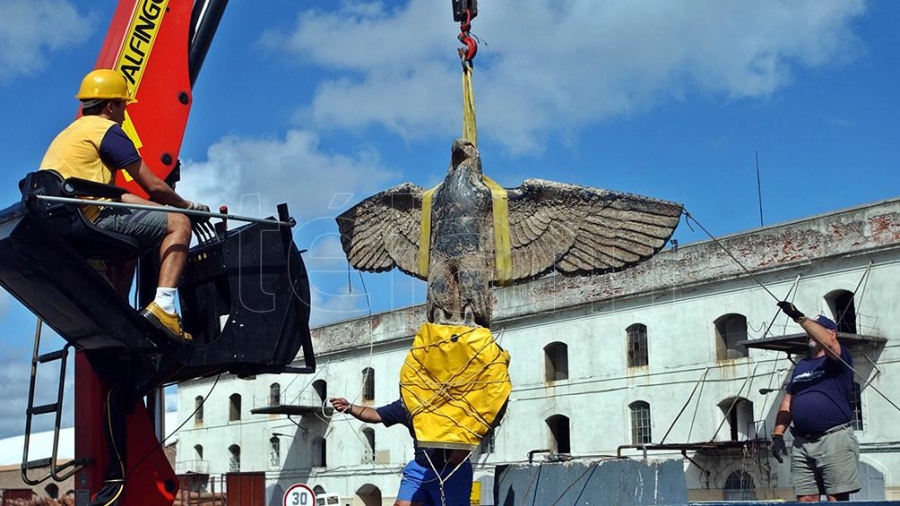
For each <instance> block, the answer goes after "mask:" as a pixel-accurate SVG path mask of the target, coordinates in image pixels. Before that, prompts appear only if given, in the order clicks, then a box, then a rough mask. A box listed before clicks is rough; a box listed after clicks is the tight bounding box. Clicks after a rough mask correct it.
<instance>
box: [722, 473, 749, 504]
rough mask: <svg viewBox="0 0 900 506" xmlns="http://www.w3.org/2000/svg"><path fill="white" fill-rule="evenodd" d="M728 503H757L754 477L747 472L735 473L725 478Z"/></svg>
mask: <svg viewBox="0 0 900 506" xmlns="http://www.w3.org/2000/svg"><path fill="white" fill-rule="evenodd" d="M725 500H726V501H755V500H756V490H755V486H754V485H753V477H752V476H750V474H749V473H747V472H746V471H735V472H733V473H731V474H729V475H728V478H725Z"/></svg>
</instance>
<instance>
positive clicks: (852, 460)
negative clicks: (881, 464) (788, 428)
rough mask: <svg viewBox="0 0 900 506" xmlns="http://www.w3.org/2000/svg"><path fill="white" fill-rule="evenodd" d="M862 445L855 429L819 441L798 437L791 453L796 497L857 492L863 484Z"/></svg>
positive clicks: (827, 436) (825, 436)
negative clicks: (860, 479) (861, 466)
mask: <svg viewBox="0 0 900 506" xmlns="http://www.w3.org/2000/svg"><path fill="white" fill-rule="evenodd" d="M858 468H859V443H858V442H857V441H856V435H855V434H854V433H853V428H852V427H849V426H848V427H845V428H843V429H841V430H838V431H835V432H832V433H831V434H826V435H824V436H822V437H821V438H819V439H806V438H804V437H803V436H800V435H795V437H794V444H793V451H792V452H791V485H792V486H793V487H794V494H795V495H798V496H801V495H823V494H828V495H835V494H843V493H845V492H856V491H858V490H859V489H860V488H861V487H862V485H861V484H860V481H859V470H858Z"/></svg>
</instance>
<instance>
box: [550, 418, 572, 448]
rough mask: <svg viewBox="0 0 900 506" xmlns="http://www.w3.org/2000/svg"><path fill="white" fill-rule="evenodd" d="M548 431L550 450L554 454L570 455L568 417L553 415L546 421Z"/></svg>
mask: <svg viewBox="0 0 900 506" xmlns="http://www.w3.org/2000/svg"><path fill="white" fill-rule="evenodd" d="M546 423H547V428H549V429H550V441H548V443H549V445H550V449H551V450H553V451H554V452H555V453H572V446H571V439H570V437H569V417H567V416H564V415H553V416H551V417H550V418H547V420H546Z"/></svg>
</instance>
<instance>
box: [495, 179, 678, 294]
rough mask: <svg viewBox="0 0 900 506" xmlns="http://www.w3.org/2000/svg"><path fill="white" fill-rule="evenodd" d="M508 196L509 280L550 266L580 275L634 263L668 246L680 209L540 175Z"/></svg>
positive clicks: (539, 272)
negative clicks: (539, 177)
mask: <svg viewBox="0 0 900 506" xmlns="http://www.w3.org/2000/svg"><path fill="white" fill-rule="evenodd" d="M507 194H508V196H509V232H510V234H509V235H510V242H511V245H512V251H511V260H512V282H522V281H526V280H529V279H533V278H535V277H538V276H540V275H542V274H544V273H546V272H549V271H550V270H551V269H556V270H557V271H559V272H561V273H562V274H565V275H584V274H602V273H605V272H610V271H615V270H620V269H625V268H627V267H630V266H633V265H635V264H637V263H640V262H642V261H644V260H647V259H649V258H650V257H652V256H653V255H654V254H656V253H657V252H658V251H659V250H660V249H662V248H663V246H665V245H666V242H667V241H668V240H669V237H671V236H672V233H673V232H674V231H675V227H676V226H677V225H678V222H679V220H680V217H681V210H682V206H681V204H676V203H673V202H666V201H662V200H656V199H652V198H648V197H642V196H640V195H632V194H628V193H620V192H614V191H609V190H602V189H597V188H590V187H585V186H578V185H571V184H564V183H556V182H552V181H544V180H541V179H527V180H525V182H523V183H522V185H521V186H519V187H518V188H516V189H508V190H507Z"/></svg>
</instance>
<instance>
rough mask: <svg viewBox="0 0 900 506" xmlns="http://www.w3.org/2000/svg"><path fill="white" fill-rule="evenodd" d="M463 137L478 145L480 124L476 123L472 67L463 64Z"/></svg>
mask: <svg viewBox="0 0 900 506" xmlns="http://www.w3.org/2000/svg"><path fill="white" fill-rule="evenodd" d="M462 86H463V138H464V139H466V140H467V141H469V142H471V143H472V144H474V145H475V146H478V125H477V124H476V123H475V92H474V91H473V89H472V67H471V66H469V65H463V75H462Z"/></svg>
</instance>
